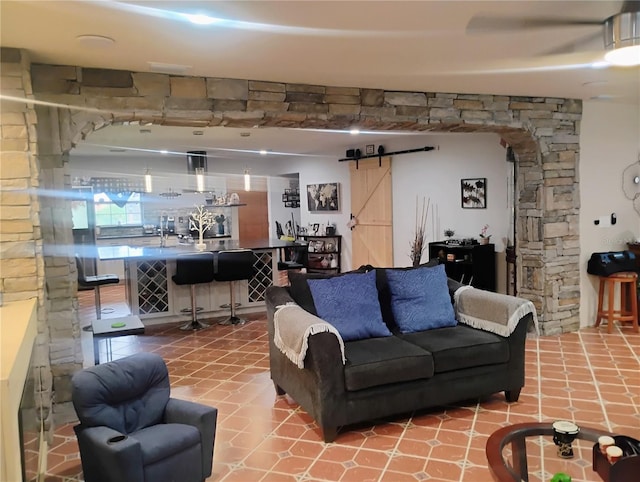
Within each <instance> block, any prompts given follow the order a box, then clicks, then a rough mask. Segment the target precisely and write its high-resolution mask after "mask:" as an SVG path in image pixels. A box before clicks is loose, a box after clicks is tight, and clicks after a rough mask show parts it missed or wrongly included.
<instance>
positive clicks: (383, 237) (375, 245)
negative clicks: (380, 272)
mask: <svg viewBox="0 0 640 482" xmlns="http://www.w3.org/2000/svg"><path fill="white" fill-rule="evenodd" d="M350 170H351V215H352V216H353V217H355V222H356V224H355V227H354V228H353V230H352V231H351V238H352V250H353V255H352V266H353V268H354V269H355V268H358V267H359V266H361V265H363V264H370V265H373V266H381V267H382V266H384V267H389V266H393V233H392V228H393V210H392V204H391V194H392V193H391V158H390V157H383V158H382V162H381V165H379V160H378V159H364V160H361V161H359V162H358V168H357V169H356V163H355V161H352V162H350Z"/></svg>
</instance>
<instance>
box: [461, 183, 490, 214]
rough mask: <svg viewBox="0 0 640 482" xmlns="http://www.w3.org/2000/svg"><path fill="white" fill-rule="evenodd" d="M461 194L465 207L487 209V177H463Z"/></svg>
mask: <svg viewBox="0 0 640 482" xmlns="http://www.w3.org/2000/svg"><path fill="white" fill-rule="evenodd" d="M460 196H461V199H462V207H463V208H466V209H485V208H486V207H487V178H486V177H476V178H471V179H461V180H460Z"/></svg>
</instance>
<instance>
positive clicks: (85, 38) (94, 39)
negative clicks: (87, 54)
mask: <svg viewBox="0 0 640 482" xmlns="http://www.w3.org/2000/svg"><path fill="white" fill-rule="evenodd" d="M76 41H77V42H78V43H80V44H81V45H83V46H84V47H91V48H105V47H111V46H112V45H113V44H114V43H116V41H115V40H113V39H112V38H111V37H105V36H103V35H78V36H77V37H76Z"/></svg>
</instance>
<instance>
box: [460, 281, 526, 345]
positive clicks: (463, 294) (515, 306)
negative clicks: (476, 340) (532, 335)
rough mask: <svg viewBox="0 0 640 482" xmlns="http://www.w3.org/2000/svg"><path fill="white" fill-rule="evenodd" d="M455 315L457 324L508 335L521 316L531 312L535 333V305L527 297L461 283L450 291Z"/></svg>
mask: <svg viewBox="0 0 640 482" xmlns="http://www.w3.org/2000/svg"><path fill="white" fill-rule="evenodd" d="M453 298H454V303H455V310H456V317H457V318H458V321H459V322H460V323H464V324H466V325H470V326H473V327H474V328H480V329H482V330H486V331H490V332H492V333H495V334H497V335H500V336H509V335H510V334H511V333H512V332H513V330H515V328H516V326H517V325H518V321H519V320H520V318H522V317H523V316H525V315H527V314H529V313H533V323H534V325H535V328H536V332H538V317H537V314H536V307H535V306H534V305H533V303H532V302H531V301H529V300H525V299H524V298H517V297H515V296H509V295H503V294H500V293H493V292H491V291H485V290H479V289H475V288H473V287H471V286H462V287H460V288H458V289H457V290H456V292H455V293H454V294H453Z"/></svg>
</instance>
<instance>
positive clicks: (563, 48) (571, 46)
mask: <svg viewBox="0 0 640 482" xmlns="http://www.w3.org/2000/svg"><path fill="white" fill-rule="evenodd" d="M596 39H600V48H602V47H603V45H602V32H601V31H600V32H594V33H590V34H589V35H584V36H582V37H580V38H577V39H576V40H572V41H570V42H567V43H564V44H562V45H559V46H558V47H554V48H553V49H550V50H545V51H544V52H540V53H539V54H537V55H538V56H547V55H562V54H573V53H576V52H582V51H583V50H585V48H586V47H587V46H588V45H589V43H591V42H593V41H594V40H596Z"/></svg>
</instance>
